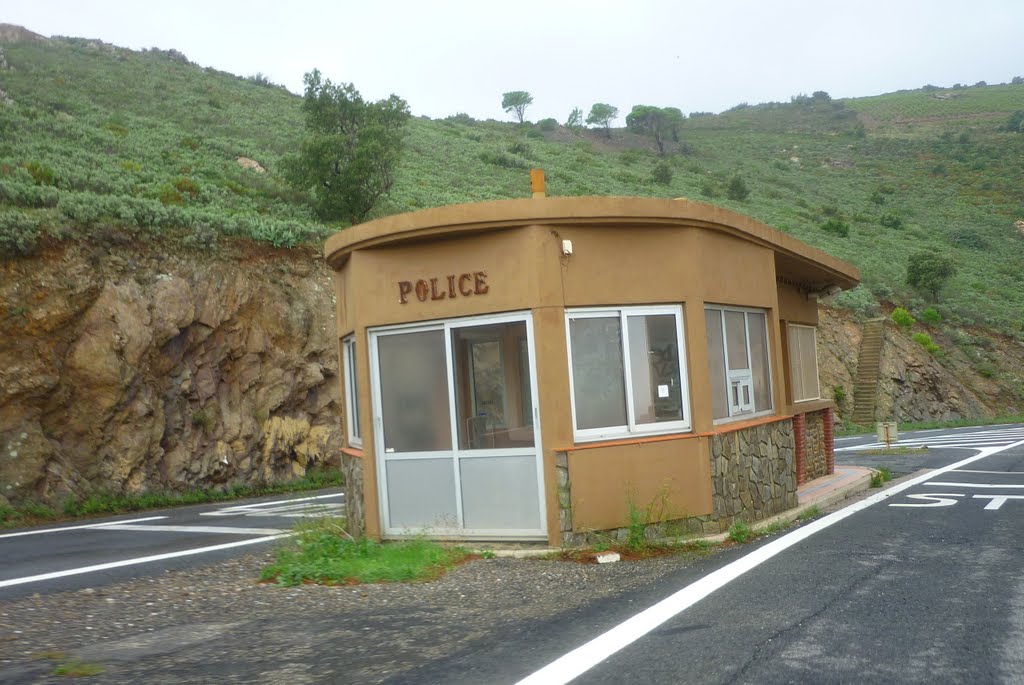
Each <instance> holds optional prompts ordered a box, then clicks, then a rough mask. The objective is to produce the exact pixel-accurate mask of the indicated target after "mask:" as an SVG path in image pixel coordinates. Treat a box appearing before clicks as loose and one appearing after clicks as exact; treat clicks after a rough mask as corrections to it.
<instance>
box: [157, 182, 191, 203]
mask: <svg viewBox="0 0 1024 685" xmlns="http://www.w3.org/2000/svg"><path fill="white" fill-rule="evenodd" d="M158 197H159V198H160V202H161V203H162V204H164V205H165V206H171V205H176V206H178V207H181V206H183V205H184V204H185V196H184V195H182V194H181V191H179V190H178V189H177V188H175V187H174V186H173V185H171V184H169V183H167V184H164V185H162V186H160V194H159V196H158Z"/></svg>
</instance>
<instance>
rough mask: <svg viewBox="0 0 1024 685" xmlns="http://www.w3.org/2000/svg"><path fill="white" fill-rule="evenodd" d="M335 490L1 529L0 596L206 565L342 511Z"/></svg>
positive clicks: (73, 587) (93, 584) (59, 589)
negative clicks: (304, 521)
mask: <svg viewBox="0 0 1024 685" xmlns="http://www.w3.org/2000/svg"><path fill="white" fill-rule="evenodd" d="M344 501H345V499H344V494H343V493H342V492H341V491H340V490H337V489H331V490H320V491H312V492H303V493H294V494H290V495H275V496H270V497H260V498H255V499H248V500H235V501H231V502H220V503H216V504H203V505H194V506H185V507H176V508H174V509H164V510H159V511H147V512H139V513H135V514H130V515H124V516H114V517H105V518H93V519H85V520H77V521H73V522H68V523H64V524H59V525H53V526H45V527H40V528H31V529H24V530H11V531H4V532H2V533H0V560H2V563H0V601H2V600H5V599H13V598H15V597H20V596H24V595H31V594H34V593H39V594H47V593H51V592H62V591H66V590H78V589H82V588H87V587H92V588H96V587H100V586H102V585H106V584H108V583H114V582H119V581H123V580H128V579H131V578H137V577H140V576H145V575H150V574H155V573H161V572H163V571H166V570H170V569H182V568H189V567H190V566H193V565H196V564H208V563H211V562H214V561H217V560H218V559H224V558H227V557H230V556H232V555H235V554H244V553H245V552H247V551H249V550H251V549H252V546H253V545H262V544H266V543H269V542H272V541H273V540H277V539H279V538H281V537H283V536H284V535H286V534H287V533H288V531H289V529H291V527H292V526H293V525H294V524H295V521H296V520H298V518H299V517H302V516H310V515H322V514H330V513H340V510H341V509H342V507H343V504H344Z"/></svg>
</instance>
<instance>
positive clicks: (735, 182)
mask: <svg viewBox="0 0 1024 685" xmlns="http://www.w3.org/2000/svg"><path fill="white" fill-rule="evenodd" d="M725 194H726V195H727V196H728V198H729V199H730V200H735V201H737V202H742V201H743V200H746V199H747V196H748V195H750V189H749V188H748V187H747V184H746V181H744V180H743V178H742V177H741V176H740V175H739V174H737V175H736V176H733V177H732V178H731V179H730V180H729V185H728V186H727V187H726V189H725Z"/></svg>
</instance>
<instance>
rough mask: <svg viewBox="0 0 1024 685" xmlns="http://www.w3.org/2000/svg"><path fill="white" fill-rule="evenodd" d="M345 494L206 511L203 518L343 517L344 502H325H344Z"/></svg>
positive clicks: (338, 493) (336, 493)
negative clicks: (333, 500) (339, 500)
mask: <svg viewBox="0 0 1024 685" xmlns="http://www.w3.org/2000/svg"><path fill="white" fill-rule="evenodd" d="M344 498H345V493H343V492H335V493H332V494H330V495H317V496H314V497H296V498H293V499H285V500H276V501H273V502H258V503H256V504H242V505H238V506H234V507H225V508H223V509H218V510H216V511H204V512H203V513H202V514H201V516H284V517H287V518H298V517H304V516H342V515H344V513H345V504H344V502H343V501H342V502H324V501H322V500H327V499H341V500H344Z"/></svg>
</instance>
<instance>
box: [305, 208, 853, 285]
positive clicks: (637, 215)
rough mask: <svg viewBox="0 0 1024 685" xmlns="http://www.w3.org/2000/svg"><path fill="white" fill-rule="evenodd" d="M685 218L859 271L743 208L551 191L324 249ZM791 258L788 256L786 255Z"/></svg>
mask: <svg viewBox="0 0 1024 685" xmlns="http://www.w3.org/2000/svg"><path fill="white" fill-rule="evenodd" d="M566 224H587V225H592V226H600V225H610V226H614V225H634V226H635V225H658V224H661V225H666V226H671V225H679V226H699V227H702V228H709V229H713V230H721V231H725V232H728V233H732V234H734V235H737V236H738V237H741V238H745V239H747V240H750V241H751V242H755V243H759V244H762V245H765V246H767V247H771V248H773V249H774V250H775V251H776V252H777V253H781V255H783V256H785V257H788V258H791V259H792V258H795V259H796V260H797V261H798V262H803V263H805V264H807V265H808V266H809V265H814V266H817V267H818V268H819V269H822V268H823V269H824V271H826V272H829V273H830V274H831V275H832V277H833V280H834V281H835V283H836V285H839V286H840V287H842V288H843V289H844V290H845V289H848V288H852V287H853V286H855V285H856V284H857V283H858V282H860V271H859V270H858V269H857V268H856V267H855V266H853V265H851V264H848V263H846V262H844V261H842V260H840V259H837V258H836V257H833V256H832V255H830V254H828V253H827V252H824V251H822V250H819V249H818V248H815V247H811V246H810V245H808V244H807V243H804V242H803V241H801V240H798V239H796V238H794V237H793V236H790V235H787V234H785V233H782V232H781V231H779V230H776V229H774V228H772V227H771V226H769V225H767V224H765V223H762V222H760V221H757V220H756V219H752V218H751V217H749V216H746V215H744V214H739V213H738V212H733V211H731V210H728V209H724V208H722V207H718V206H716V205H711V204H706V203H703V202H694V201H692V200H687V199H683V198H680V199H675V200H673V199H665V198H646V197H608V196H588V197H545V198H526V199H517V200H493V201H489V202H474V203H468V204H459V205H447V206H443V207H434V208H431V209H423V210H419V211H416V212H407V213H404V214H395V215H392V216H387V217H383V218H381V219H376V220H374V221H368V222H366V223H364V224H356V225H355V226H352V227H351V228H346V229H344V230H342V231H339V232H338V233H335V234H334V235H332V236H331V237H330V238H328V239H327V243H326V245H325V247H324V255H325V256H326V258H327V261H328V263H329V264H330V265H331V266H332V267H334V268H338V267H340V266H341V264H342V263H343V262H344V261H345V259H346V258H347V256H348V254H349V253H351V252H353V251H355V250H359V249H363V248H368V247H377V246H382V245H390V244H394V243H401V242H405V241H409V240H422V239H426V238H434V237H442V236H445V237H450V236H452V235H453V234H462V233H467V234H468V233H475V232H479V231H489V230H496V229H502V228H514V227H517V226H527V225H545V226H557V225H566ZM786 261H789V260H786Z"/></svg>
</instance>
